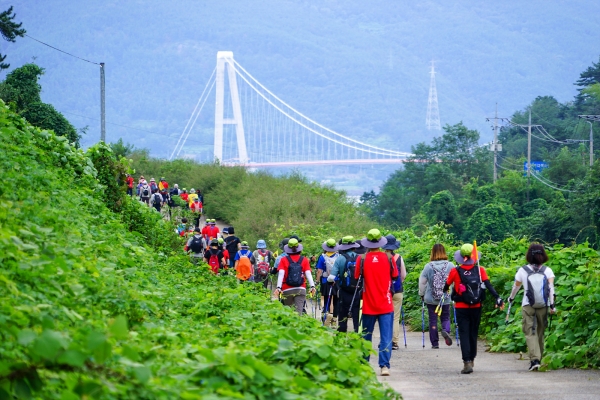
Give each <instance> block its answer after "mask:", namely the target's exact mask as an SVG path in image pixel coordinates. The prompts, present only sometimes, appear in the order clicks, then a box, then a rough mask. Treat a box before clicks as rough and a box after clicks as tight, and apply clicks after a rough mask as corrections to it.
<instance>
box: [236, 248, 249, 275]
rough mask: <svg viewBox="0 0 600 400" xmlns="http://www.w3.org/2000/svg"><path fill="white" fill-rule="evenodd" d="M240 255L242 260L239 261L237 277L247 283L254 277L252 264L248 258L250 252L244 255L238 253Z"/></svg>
mask: <svg viewBox="0 0 600 400" xmlns="http://www.w3.org/2000/svg"><path fill="white" fill-rule="evenodd" d="M238 254H239V256H240V259H239V260H238V265H237V267H236V274H235V276H236V278H238V279H239V280H242V281H247V280H248V279H250V277H251V276H252V263H251V262H250V258H249V257H248V252H245V253H242V252H241V251H238Z"/></svg>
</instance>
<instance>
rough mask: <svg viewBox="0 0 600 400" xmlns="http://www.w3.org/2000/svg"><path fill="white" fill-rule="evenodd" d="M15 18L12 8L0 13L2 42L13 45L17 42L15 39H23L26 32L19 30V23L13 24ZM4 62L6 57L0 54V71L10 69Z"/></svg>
mask: <svg viewBox="0 0 600 400" xmlns="http://www.w3.org/2000/svg"><path fill="white" fill-rule="evenodd" d="M15 17H16V14H14V13H13V8H12V6H10V7H9V8H8V10H5V11H3V12H1V13H0V35H2V37H3V38H4V40H7V41H9V42H13V43H14V42H16V41H17V37H23V36H24V35H25V32H26V31H25V29H23V28H21V26H22V24H21V23H18V22H15ZM4 60H6V56H3V55H2V54H0V71H1V70H4V69H8V68H10V64H7V63H5V62H4Z"/></svg>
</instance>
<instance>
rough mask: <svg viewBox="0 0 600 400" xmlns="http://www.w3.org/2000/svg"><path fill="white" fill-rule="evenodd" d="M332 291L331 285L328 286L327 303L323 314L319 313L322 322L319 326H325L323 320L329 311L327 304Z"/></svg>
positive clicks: (329, 301)
mask: <svg viewBox="0 0 600 400" xmlns="http://www.w3.org/2000/svg"><path fill="white" fill-rule="evenodd" d="M332 291H333V285H331V287H330V288H329V294H328V295H327V304H326V305H325V308H324V309H323V314H322V315H321V321H322V322H323V323H322V324H321V326H325V320H326V319H327V314H328V313H329V304H330V303H331V292H332Z"/></svg>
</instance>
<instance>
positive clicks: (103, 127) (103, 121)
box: [100, 62, 106, 142]
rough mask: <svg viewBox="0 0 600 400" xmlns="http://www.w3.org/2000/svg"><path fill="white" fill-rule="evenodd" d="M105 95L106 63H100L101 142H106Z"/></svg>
mask: <svg viewBox="0 0 600 400" xmlns="http://www.w3.org/2000/svg"><path fill="white" fill-rule="evenodd" d="M104 100H105V93H104V63H103V62H102V63H100V141H101V142H106V106H105V102H104Z"/></svg>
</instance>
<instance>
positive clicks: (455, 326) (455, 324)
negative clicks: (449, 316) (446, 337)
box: [452, 302, 460, 347]
mask: <svg viewBox="0 0 600 400" xmlns="http://www.w3.org/2000/svg"><path fill="white" fill-rule="evenodd" d="M452 310H453V311H454V333H455V334H456V345H457V346H459V347H460V339H459V338H458V323H457V322H456V306H455V303H454V302H452Z"/></svg>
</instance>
